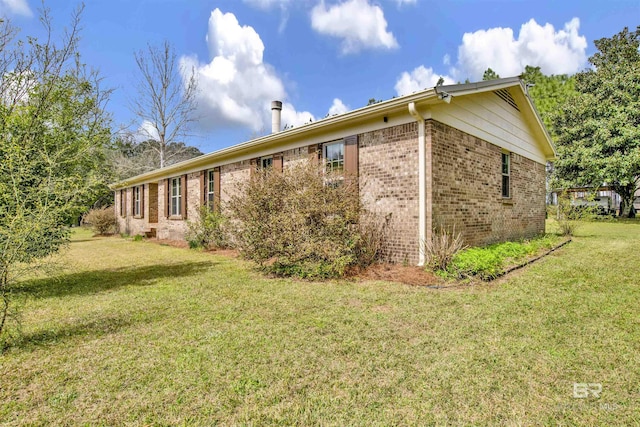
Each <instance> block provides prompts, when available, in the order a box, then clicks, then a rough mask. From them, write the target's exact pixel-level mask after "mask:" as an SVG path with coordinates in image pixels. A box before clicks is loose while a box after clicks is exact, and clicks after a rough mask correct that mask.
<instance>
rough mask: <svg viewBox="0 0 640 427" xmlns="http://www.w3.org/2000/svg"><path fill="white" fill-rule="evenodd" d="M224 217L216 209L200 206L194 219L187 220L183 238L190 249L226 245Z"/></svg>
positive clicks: (216, 247)
mask: <svg viewBox="0 0 640 427" xmlns="http://www.w3.org/2000/svg"><path fill="white" fill-rule="evenodd" d="M225 225H226V218H225V216H224V215H223V214H222V213H220V211H219V210H217V209H211V208H210V207H209V206H206V205H205V206H202V207H201V208H200V210H199V212H198V216H197V217H196V219H194V220H189V221H187V233H186V236H185V239H186V240H187V243H189V247H190V248H191V249H197V248H203V249H220V248H225V247H227V246H228V237H227V230H226V228H225Z"/></svg>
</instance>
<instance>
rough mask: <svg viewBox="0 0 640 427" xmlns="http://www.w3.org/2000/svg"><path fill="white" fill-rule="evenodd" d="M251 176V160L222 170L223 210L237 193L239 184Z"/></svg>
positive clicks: (224, 167)
mask: <svg viewBox="0 0 640 427" xmlns="http://www.w3.org/2000/svg"><path fill="white" fill-rule="evenodd" d="M250 176H251V164H250V162H249V160H244V161H241V162H235V163H230V164H228V165H223V166H222V167H221V168H220V203H221V205H222V208H223V209H224V206H225V204H226V203H227V202H228V201H229V199H230V198H231V196H232V195H233V194H235V193H236V192H237V185H238V183H240V182H242V181H244V180H247V179H249V177H250Z"/></svg>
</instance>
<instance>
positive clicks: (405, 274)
mask: <svg viewBox="0 0 640 427" xmlns="http://www.w3.org/2000/svg"><path fill="white" fill-rule="evenodd" d="M352 277H355V278H358V279H363V280H384V281H387V282H400V283H404V284H407V285H413V286H427V285H434V284H437V283H440V282H441V279H440V278H438V277H437V276H435V275H434V274H433V273H431V272H428V271H425V270H424V269H423V268H421V267H415V266H403V265H398V264H373V265H371V266H369V267H368V268H366V269H365V270H360V271H356V272H353V274H352Z"/></svg>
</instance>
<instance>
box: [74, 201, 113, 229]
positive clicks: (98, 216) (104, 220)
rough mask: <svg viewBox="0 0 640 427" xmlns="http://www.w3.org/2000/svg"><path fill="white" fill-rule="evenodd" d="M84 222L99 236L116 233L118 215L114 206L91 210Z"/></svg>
mask: <svg viewBox="0 0 640 427" xmlns="http://www.w3.org/2000/svg"><path fill="white" fill-rule="evenodd" d="M82 222H83V223H84V224H86V225H89V226H91V229H93V231H94V232H95V233H96V234H99V235H109V234H113V233H115V232H116V214H115V212H114V210H113V206H109V207H106V208H95V209H91V210H90V211H89V212H87V213H86V214H85V215H84V217H83V219H82Z"/></svg>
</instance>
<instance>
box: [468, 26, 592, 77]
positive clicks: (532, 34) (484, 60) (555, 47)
mask: <svg viewBox="0 0 640 427" xmlns="http://www.w3.org/2000/svg"><path fill="white" fill-rule="evenodd" d="M579 29H580V20H579V19H578V18H573V19H572V20H571V21H569V22H567V23H566V24H565V25H564V28H563V29H559V30H558V31H556V30H555V28H554V27H553V25H551V24H549V23H547V24H545V25H539V24H538V23H537V22H536V21H535V20H533V19H531V20H530V21H529V22H526V23H525V24H523V25H522V27H520V33H519V34H518V38H515V37H514V32H513V30H512V29H511V28H490V29H488V30H479V31H476V32H474V33H465V34H464V36H463V37H462V44H461V45H460V46H459V48H458V64H457V67H456V73H457V74H458V77H459V78H460V79H465V78H467V77H469V78H470V79H472V80H476V79H480V78H482V74H483V73H484V71H485V70H486V69H487V68H492V69H493V70H494V71H496V72H497V73H498V74H500V75H501V76H505V77H506V76H514V75H518V74H520V73H522V71H523V70H524V67H525V66H526V65H532V66H535V67H540V69H541V71H542V72H543V73H546V74H572V73H575V72H577V71H579V70H580V69H581V68H582V67H583V66H584V65H585V61H586V59H587V56H586V48H587V40H586V38H585V37H584V36H580V35H579V34H578V31H579Z"/></svg>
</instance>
